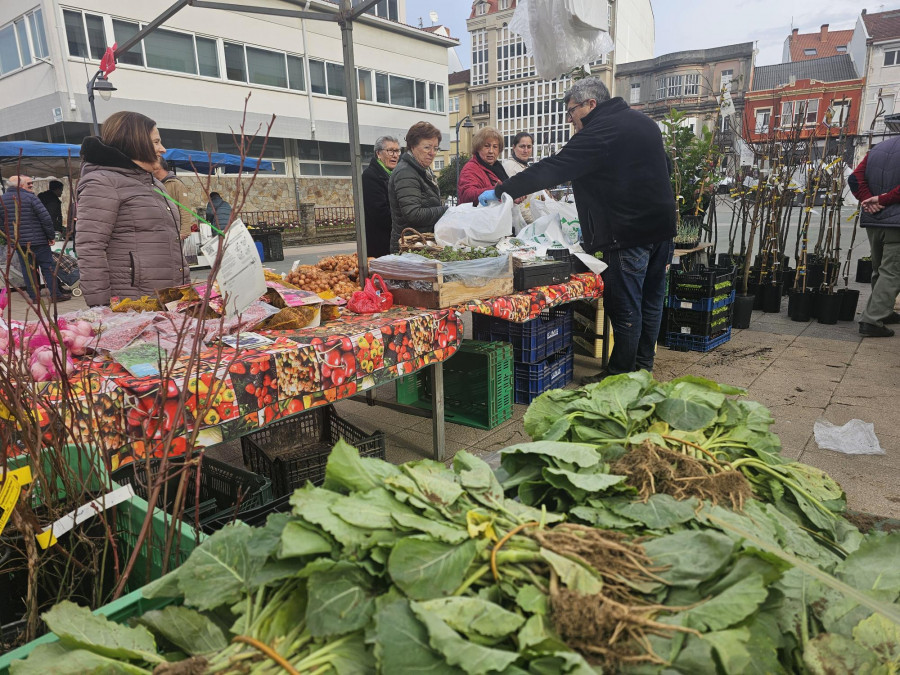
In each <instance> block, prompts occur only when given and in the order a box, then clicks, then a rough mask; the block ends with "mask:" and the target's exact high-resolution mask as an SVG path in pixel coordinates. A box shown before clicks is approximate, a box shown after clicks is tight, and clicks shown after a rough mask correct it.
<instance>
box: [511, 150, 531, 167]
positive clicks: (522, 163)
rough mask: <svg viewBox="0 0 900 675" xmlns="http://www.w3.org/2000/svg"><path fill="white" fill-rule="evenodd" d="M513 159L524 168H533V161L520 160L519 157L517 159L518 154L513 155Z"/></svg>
mask: <svg viewBox="0 0 900 675" xmlns="http://www.w3.org/2000/svg"><path fill="white" fill-rule="evenodd" d="M512 158H513V159H514V160H516V161H517V162H518V163H519V164H521V165H522V166H524V167H526V168H527V167H529V166H531V160H530V159H519V158H518V157H516V153H513V154H512Z"/></svg>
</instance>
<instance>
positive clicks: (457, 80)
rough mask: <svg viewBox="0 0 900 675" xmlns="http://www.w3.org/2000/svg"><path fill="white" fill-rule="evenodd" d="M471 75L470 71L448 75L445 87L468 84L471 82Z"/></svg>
mask: <svg viewBox="0 0 900 675" xmlns="http://www.w3.org/2000/svg"><path fill="white" fill-rule="evenodd" d="M471 75H472V71H471V70H460V71H459V72H458V73H450V75H448V76H447V85H448V86H450V85H454V84H468V83H469V82H471V81H472V80H471Z"/></svg>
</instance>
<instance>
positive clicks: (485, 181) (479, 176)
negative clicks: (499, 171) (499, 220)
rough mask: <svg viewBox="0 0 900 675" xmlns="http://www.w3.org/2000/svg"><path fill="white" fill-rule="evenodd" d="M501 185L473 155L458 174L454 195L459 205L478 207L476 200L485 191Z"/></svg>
mask: <svg viewBox="0 0 900 675" xmlns="http://www.w3.org/2000/svg"><path fill="white" fill-rule="evenodd" d="M500 183H501V181H500V179H499V178H497V176H495V175H494V174H493V173H491V171H490V170H489V169H488V168H487V167H486V166H485V165H484V164H482V163H481V162H479V161H478V158H477V157H475V156H474V155H473V156H472V158H471V159H470V160H469V161H468V162H466V164H465V166H463V168H462V171H460V172H459V185H457V186H456V194H457V197H458V198H459V203H460V204H465V203H467V202H468V203H469V204H474V205H475V206H478V198H479V197H480V196H481V193H482V192H484V191H485V190H492V189H494V188H495V187H497V186H498V185H499V184H500Z"/></svg>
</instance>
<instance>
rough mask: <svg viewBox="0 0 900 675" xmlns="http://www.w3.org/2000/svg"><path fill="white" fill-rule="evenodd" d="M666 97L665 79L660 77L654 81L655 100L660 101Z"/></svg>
mask: <svg viewBox="0 0 900 675" xmlns="http://www.w3.org/2000/svg"><path fill="white" fill-rule="evenodd" d="M665 97H666V78H664V77H660V78H658V79H657V80H656V100H657V101H661V100H663V99H664V98H665Z"/></svg>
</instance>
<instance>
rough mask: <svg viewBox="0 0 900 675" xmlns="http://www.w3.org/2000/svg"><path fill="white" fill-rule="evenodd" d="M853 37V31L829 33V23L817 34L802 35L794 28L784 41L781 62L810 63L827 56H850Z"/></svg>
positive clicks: (821, 27)
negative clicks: (811, 60)
mask: <svg viewBox="0 0 900 675" xmlns="http://www.w3.org/2000/svg"><path fill="white" fill-rule="evenodd" d="M852 37H853V31H852V30H833V31H829V30H828V24H827V23H823V24H822V25H821V26H820V27H819V30H818V32H816V33H801V32H800V29H799V28H794V29H793V30H792V31H791V34H790V35H788V36H787V37H786V38H785V39H784V52H783V53H782V56H781V62H782V63H790V62H791V61H809V60H810V59H821V58H825V57H826V56H840V55H841V54H849V53H850V51H849V45H850V39H851V38H852Z"/></svg>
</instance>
